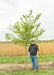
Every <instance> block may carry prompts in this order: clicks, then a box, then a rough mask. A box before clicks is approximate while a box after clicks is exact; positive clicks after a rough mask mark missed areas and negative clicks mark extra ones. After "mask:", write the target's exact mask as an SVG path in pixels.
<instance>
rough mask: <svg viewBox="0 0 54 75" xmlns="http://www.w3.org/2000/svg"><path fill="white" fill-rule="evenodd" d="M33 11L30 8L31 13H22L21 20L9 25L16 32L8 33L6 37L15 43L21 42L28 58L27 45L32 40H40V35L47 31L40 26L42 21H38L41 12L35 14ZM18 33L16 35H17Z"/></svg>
mask: <svg viewBox="0 0 54 75" xmlns="http://www.w3.org/2000/svg"><path fill="white" fill-rule="evenodd" d="M32 13H33V11H32V10H30V11H29V14H26V15H22V18H20V21H18V22H16V23H15V25H13V26H11V25H10V27H9V29H10V30H11V31H12V32H13V33H14V34H13V33H12V34H11V33H10V34H8V33H6V35H5V36H6V39H7V40H11V41H12V42H13V43H15V44H20V45H24V46H25V52H26V54H25V55H26V59H27V45H28V44H30V40H32V39H34V40H38V38H39V36H41V35H42V33H43V32H44V31H45V30H44V29H43V28H40V25H41V23H37V20H38V19H39V18H40V16H41V13H40V14H37V15H36V16H35V17H34V16H33V14H32ZM15 34H16V35H15Z"/></svg>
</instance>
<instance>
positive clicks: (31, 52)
mask: <svg viewBox="0 0 54 75" xmlns="http://www.w3.org/2000/svg"><path fill="white" fill-rule="evenodd" d="M38 51H39V49H38V46H37V45H36V44H35V43H34V41H33V40H31V45H30V46H29V49H28V56H29V55H30V58H31V62H32V69H33V70H34V69H36V70H37V72H38V60H37V57H38Z"/></svg>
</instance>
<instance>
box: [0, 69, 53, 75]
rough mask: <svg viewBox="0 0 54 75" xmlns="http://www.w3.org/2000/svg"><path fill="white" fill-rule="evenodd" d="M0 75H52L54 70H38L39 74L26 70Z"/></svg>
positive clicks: (1, 74)
mask: <svg viewBox="0 0 54 75" xmlns="http://www.w3.org/2000/svg"><path fill="white" fill-rule="evenodd" d="M0 75H54V70H39V72H36V70H34V71H31V69H28V70H26V71H18V72H10V73H6V72H0Z"/></svg>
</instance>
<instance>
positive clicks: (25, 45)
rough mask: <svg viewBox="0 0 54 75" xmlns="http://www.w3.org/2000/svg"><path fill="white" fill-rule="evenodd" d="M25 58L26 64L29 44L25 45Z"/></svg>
mask: <svg viewBox="0 0 54 75" xmlns="http://www.w3.org/2000/svg"><path fill="white" fill-rule="evenodd" d="M25 58H26V62H27V44H26V45H25Z"/></svg>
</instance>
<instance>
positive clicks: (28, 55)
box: [28, 46, 30, 56]
mask: <svg viewBox="0 0 54 75" xmlns="http://www.w3.org/2000/svg"><path fill="white" fill-rule="evenodd" d="M29 55H30V46H29V49H28V56H29Z"/></svg>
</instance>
